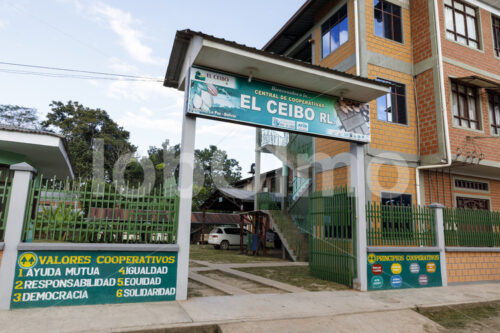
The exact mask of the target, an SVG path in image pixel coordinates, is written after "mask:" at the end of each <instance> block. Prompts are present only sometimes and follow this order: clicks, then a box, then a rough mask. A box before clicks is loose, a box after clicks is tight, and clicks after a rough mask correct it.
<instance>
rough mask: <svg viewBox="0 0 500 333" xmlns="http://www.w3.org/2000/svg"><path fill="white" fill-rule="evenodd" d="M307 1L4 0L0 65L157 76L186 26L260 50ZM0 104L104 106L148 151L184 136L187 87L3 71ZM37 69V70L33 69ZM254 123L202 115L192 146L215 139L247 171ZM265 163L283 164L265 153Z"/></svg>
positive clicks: (44, 108)
mask: <svg viewBox="0 0 500 333" xmlns="http://www.w3.org/2000/svg"><path fill="white" fill-rule="evenodd" d="M303 3H304V0H252V1H242V0H240V1H234V0H233V1H229V0H226V1H222V0H210V1H201V0H188V1H174V0H162V1H159V0H156V1H153V0H142V1H138V0H136V1H123V0H122V1H92V0H90V1H84V0H46V1H34V0H32V1H27V0H15V1H6V0H0V45H1V48H0V49H1V52H0V62H8V63H20V64H30V65H40V66H49V67H61V68H71V69H78V70H87V71H97V72H107V73H118V74H126V75H139V76H148V77H155V78H158V79H160V80H161V79H163V77H164V75H165V72H166V68H167V64H168V59H169V57H170V51H171V48H172V44H173V40H174V37H175V32H176V31H177V30H183V29H186V28H189V29H192V30H195V31H202V32H204V33H207V34H211V35H214V36H216V37H222V38H225V39H227V40H232V41H236V42H238V43H242V44H246V45H248V46H252V47H257V48H261V47H262V46H263V45H264V44H265V43H266V42H267V41H268V40H269V39H270V38H271V37H272V36H273V35H274V34H275V33H276V32H277V31H278V30H279V29H280V28H281V27H282V26H283V24H284V23H285V22H286V21H287V20H288V19H289V18H290V17H291V16H292V15H293V14H294V13H295V11H296V10H297V9H298V8H299V7H300V6H301V5H302V4H303ZM3 69H8V70H12V69H15V70H29V69H27V68H22V67H13V66H8V65H4V64H0V104H14V105H22V106H26V107H33V108H36V109H37V110H38V113H39V116H40V117H41V118H42V119H43V118H44V116H45V115H46V114H47V112H48V111H49V110H50V106H49V104H50V103H51V101H53V100H56V101H63V102H67V101H69V100H72V101H78V102H80V103H81V104H83V105H85V106H88V107H91V108H101V109H103V110H106V111H107V112H108V113H109V114H110V116H111V117H112V119H113V120H115V121H116V122H117V123H118V124H119V125H121V126H123V127H124V128H125V129H126V130H128V131H129V132H130V134H131V135H130V139H131V142H132V144H134V145H136V146H138V148H139V149H138V153H139V154H140V155H145V154H146V152H147V149H148V147H149V146H160V145H161V143H162V142H164V141H165V140H166V139H168V140H170V143H171V144H176V143H179V142H180V134H181V126H182V111H183V105H182V100H183V92H179V91H177V90H175V89H172V88H166V87H163V85H162V83H161V82H152V81H150V82H142V81H134V82H131V81H125V80H115V81H110V80H97V79H75V78H60V77H59V78H54V77H47V76H40V75H24V74H14V73H6V72H2V70H3ZM37 71H40V70H37ZM254 142H255V129H254V128H251V127H245V126H239V125H234V124H229V123H224V122H218V121H210V120H204V119H198V121H197V129H196V148H204V147H208V145H211V144H213V145H217V146H218V147H219V148H221V149H224V150H226V151H227V152H228V155H229V157H230V158H235V159H236V160H238V161H239V162H240V165H241V167H242V174H243V176H244V177H246V176H248V174H247V171H248V170H249V169H250V164H251V163H253V162H254V155H255V153H254V148H255V146H254ZM262 165H263V167H262V168H263V170H271V169H273V168H276V167H279V166H280V162H279V161H278V160H277V159H276V158H275V157H273V156H272V155H269V154H264V156H263V157H262Z"/></svg>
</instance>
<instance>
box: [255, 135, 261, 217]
mask: <svg viewBox="0 0 500 333" xmlns="http://www.w3.org/2000/svg"><path fill="white" fill-rule="evenodd" d="M261 132H262V131H261V130H260V128H257V129H256V130H255V175H254V177H253V179H254V186H253V189H254V191H255V199H254V208H253V209H254V210H259V200H258V194H259V192H260V142H261Z"/></svg>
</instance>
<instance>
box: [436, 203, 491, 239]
mask: <svg viewBox="0 0 500 333" xmlns="http://www.w3.org/2000/svg"><path fill="white" fill-rule="evenodd" d="M443 218H444V239H445V244H446V246H458V247H500V212H490V211H486V210H471V209H457V208H445V209H444V210H443Z"/></svg>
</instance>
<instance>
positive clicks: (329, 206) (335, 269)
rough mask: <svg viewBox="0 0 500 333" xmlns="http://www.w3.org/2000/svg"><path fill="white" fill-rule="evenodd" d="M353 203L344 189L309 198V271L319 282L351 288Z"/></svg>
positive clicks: (354, 221)
mask: <svg viewBox="0 0 500 333" xmlns="http://www.w3.org/2000/svg"><path fill="white" fill-rule="evenodd" d="M355 204H356V201H355V197H354V195H353V193H351V192H350V191H349V190H348V189H347V187H339V188H336V189H334V190H331V191H323V192H315V193H312V194H311V195H310V196H309V211H308V216H307V219H308V223H309V226H310V233H309V267H310V270H311V274H312V275H314V276H316V277H319V278H321V279H325V280H330V281H334V282H337V283H341V284H345V285H348V286H352V281H353V278H354V277H356V250H355V249H356V244H355V236H354V234H355V230H356V207H355Z"/></svg>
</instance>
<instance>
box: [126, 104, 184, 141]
mask: <svg viewBox="0 0 500 333" xmlns="http://www.w3.org/2000/svg"><path fill="white" fill-rule="evenodd" d="M117 122H118V124H120V125H121V126H123V127H124V128H127V129H128V128H134V129H147V130H154V131H162V132H165V133H169V135H179V134H180V133H181V128H182V124H181V119H180V118H178V119H175V118H172V117H167V118H155V117H154V112H153V111H151V110H150V109H148V108H146V107H141V108H140V109H139V112H137V113H133V112H126V113H125V115H124V116H123V117H121V118H119V119H118V120H117Z"/></svg>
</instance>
